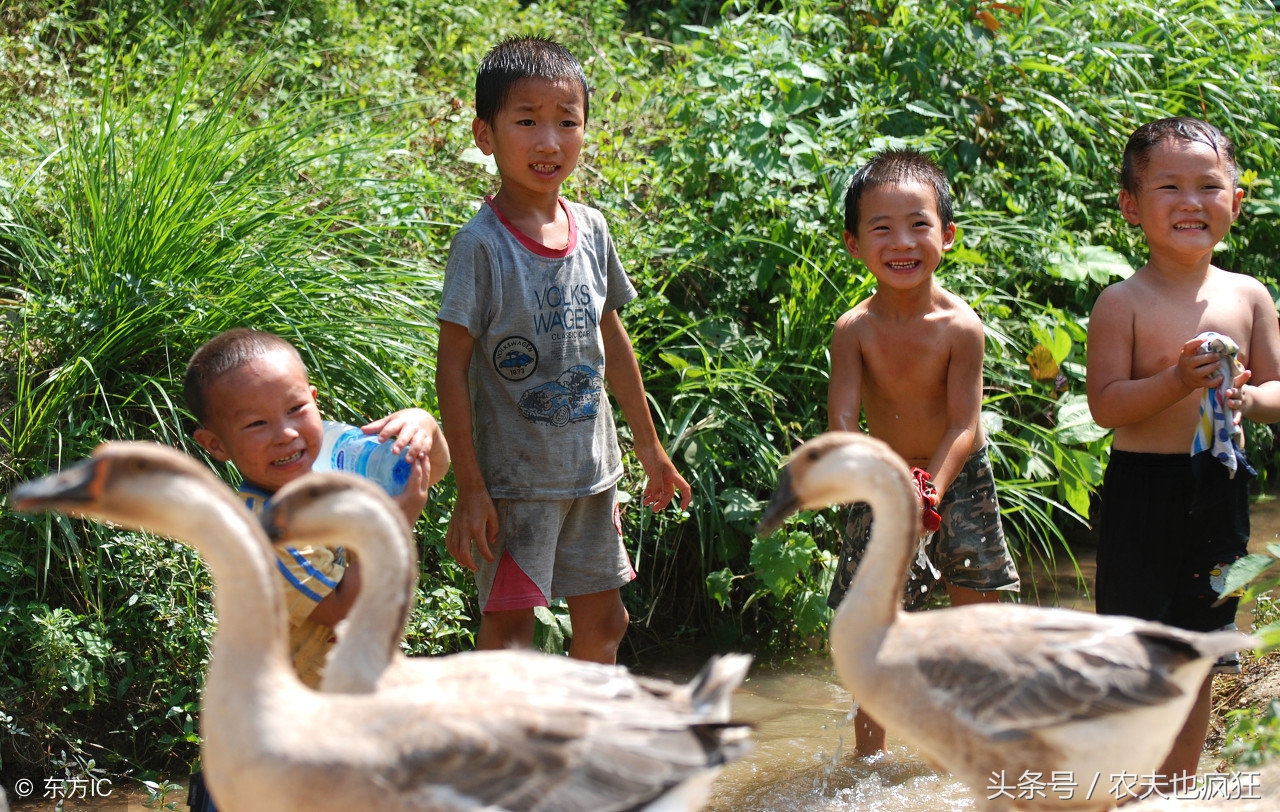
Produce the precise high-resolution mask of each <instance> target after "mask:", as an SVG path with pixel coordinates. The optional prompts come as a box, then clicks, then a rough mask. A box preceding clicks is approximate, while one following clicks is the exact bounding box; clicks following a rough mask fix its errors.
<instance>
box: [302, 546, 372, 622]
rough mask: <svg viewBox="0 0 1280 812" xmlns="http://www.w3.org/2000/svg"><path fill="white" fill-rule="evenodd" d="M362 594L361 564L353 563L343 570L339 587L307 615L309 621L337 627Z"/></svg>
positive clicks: (322, 599)
mask: <svg viewBox="0 0 1280 812" xmlns="http://www.w3.org/2000/svg"><path fill="white" fill-rule="evenodd" d="M359 594H360V562H359V561H351V562H350V563H348V564H347V567H346V569H345V570H343V573H342V577H341V578H339V579H338V585H337V586H335V587H334V588H333V591H331V592H330V593H329V594H328V595H325V596H324V597H323V598H321V599H320V602H319V603H317V604H316V608H315V609H312V610H311V614H309V615H307V619H308V620H314V621H315V622H316V623H322V624H324V625H325V626H328V627H329V628H331V629H332V628H333V627H334V626H337V625H338V623H339V621H341V620H342V619H343V618H345V617H346V616H347V613H348V612H350V611H351V607H352V605H353V604H354V603H355V602H356V597H357V596H358V595H359Z"/></svg>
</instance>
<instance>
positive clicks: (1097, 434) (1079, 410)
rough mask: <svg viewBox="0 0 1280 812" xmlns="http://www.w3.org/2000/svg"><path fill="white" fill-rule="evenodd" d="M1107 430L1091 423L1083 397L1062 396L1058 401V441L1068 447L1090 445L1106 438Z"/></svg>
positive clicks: (1090, 416)
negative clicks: (1078, 444)
mask: <svg viewBox="0 0 1280 812" xmlns="http://www.w3.org/2000/svg"><path fill="white" fill-rule="evenodd" d="M1107 431H1108V430H1107V429H1104V428H1103V427H1102V426H1099V425H1098V424H1097V423H1095V422H1093V415H1091V414H1090V413H1089V401H1088V399H1087V398H1086V397H1085V396H1084V395H1063V396H1062V400H1060V401H1058V430H1057V432H1056V434H1057V437H1058V440H1059V441H1060V442H1063V443H1066V444H1068V445H1073V444H1076V443H1091V442H1093V441H1094V440H1101V439H1102V438H1103V437H1106V436H1107Z"/></svg>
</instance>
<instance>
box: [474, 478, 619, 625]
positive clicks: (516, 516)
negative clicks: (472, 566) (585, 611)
mask: <svg viewBox="0 0 1280 812" xmlns="http://www.w3.org/2000/svg"><path fill="white" fill-rule="evenodd" d="M493 506H494V509H495V510H496V511H497V513H498V539H497V542H496V543H495V544H494V545H492V546H491V547H490V549H491V551H492V552H493V557H494V560H493V561H485V560H484V558H483V557H481V556H479V555H477V556H476V560H477V562H478V564H479V569H478V570H477V571H476V586H477V587H478V588H479V591H480V606H481V607H483V609H482V611H484V612H504V611H510V610H514V609H532V608H533V607H535V606H547V605H549V604H550V603H551V599H552V598H564V597H572V596H574V595H590V594H593V593H596V592H604V591H606V590H609V589H617V588H618V587H620V586H623V585H624V584H627V583H630V581H631V580H632V579H633V578H635V577H636V573H635V570H634V569H632V568H631V559H630V557H628V555H627V548H626V547H625V546H624V545H623V543H622V516H621V513H620V511H619V505H618V488H617V486H616V485H615V486H613V487H611V488H608V489H607V490H604V491H602V492H600V493H597V494H594V495H592V496H583V497H579V498H577V499H552V500H545V501H544V500H525V499H495V500H493Z"/></svg>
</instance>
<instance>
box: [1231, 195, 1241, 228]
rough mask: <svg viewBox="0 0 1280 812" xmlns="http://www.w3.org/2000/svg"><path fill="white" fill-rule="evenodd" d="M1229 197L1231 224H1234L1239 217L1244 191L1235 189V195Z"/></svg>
mask: <svg viewBox="0 0 1280 812" xmlns="http://www.w3.org/2000/svg"><path fill="white" fill-rule="evenodd" d="M1231 197H1232V200H1231V222H1233V223H1234V222H1235V221H1236V218H1237V217H1239V216H1240V206H1241V205H1242V204H1243V203H1244V189H1241V188H1239V187H1236V191H1235V194H1233V195H1232V196H1231Z"/></svg>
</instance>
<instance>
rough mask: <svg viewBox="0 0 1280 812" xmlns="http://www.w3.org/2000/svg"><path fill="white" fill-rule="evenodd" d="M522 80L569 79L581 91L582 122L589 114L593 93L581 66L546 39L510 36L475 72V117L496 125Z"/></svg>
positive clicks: (496, 46) (558, 44)
mask: <svg viewBox="0 0 1280 812" xmlns="http://www.w3.org/2000/svg"><path fill="white" fill-rule="evenodd" d="M521 79H546V80H548V81H552V82H554V81H559V80H561V79H568V80H571V81H573V82H576V83H577V84H578V86H579V87H581V88H582V121H583V123H586V120H587V113H588V112H590V104H591V92H590V90H589V88H588V87H587V74H586V73H584V72H583V70H582V63H581V62H579V61H578V60H577V58H575V57H574V55H573V54H571V53H569V49H568V48H565V47H564V46H563V45H561V44H560V43H558V42H555V41H554V40H550V39H547V38H546V37H508V38H507V39H504V40H503V41H502V42H499V43H498V44H497V45H495V46H493V48H491V49H490V50H489V53H487V54H485V56H484V59H482V60H481V61H480V70H479V72H477V73H476V117H477V118H479V119H480V120H481V121H484V122H486V123H488V124H493V121H494V119H495V118H496V117H497V115H498V111H499V110H501V109H502V107H503V105H505V104H506V103H507V97H508V96H510V95H511V88H513V87H515V85H516V83H517V82H519V81H520V80H521Z"/></svg>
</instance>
